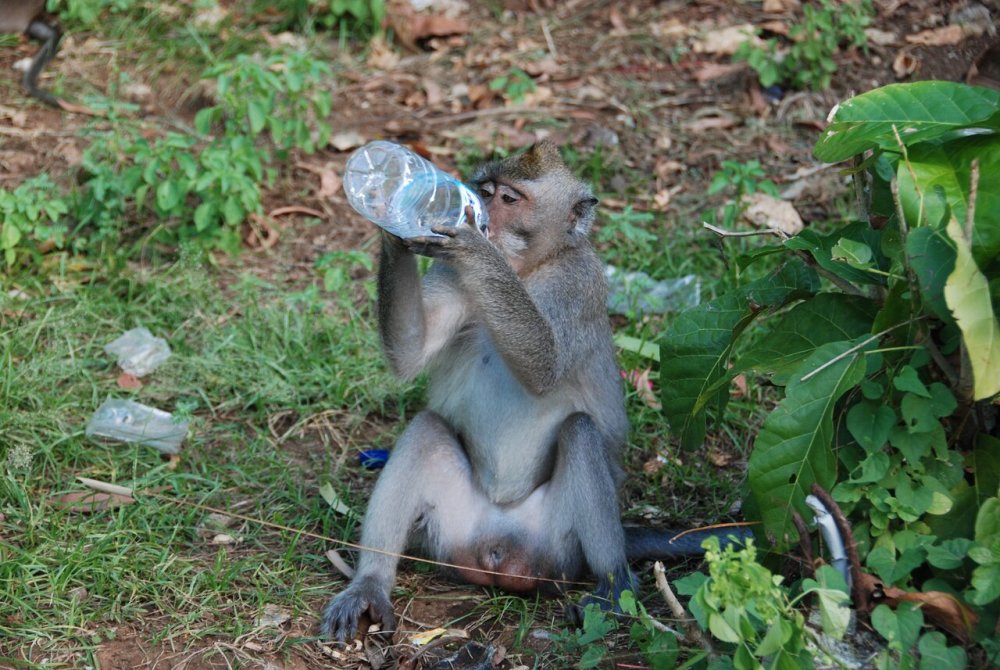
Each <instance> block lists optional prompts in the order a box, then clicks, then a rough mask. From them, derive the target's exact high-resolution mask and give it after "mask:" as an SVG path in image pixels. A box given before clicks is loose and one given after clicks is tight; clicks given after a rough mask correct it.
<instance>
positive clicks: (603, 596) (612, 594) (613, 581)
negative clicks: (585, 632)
mask: <svg viewBox="0 0 1000 670" xmlns="http://www.w3.org/2000/svg"><path fill="white" fill-rule="evenodd" d="M623 591H631V592H632V593H633V594H635V595H636V596H637V597H638V594H639V580H638V579H637V578H636V576H635V575H634V574H633V573H632V571H631V570H629V569H628V568H624V569H622V570H620V571H618V572H617V574H609V575H608V576H606V577H602V578H600V579H598V580H597V588H596V589H594V592H593V593H591V594H589V595H586V596H584V597H583V598H581V599H580V602H578V603H567V604H566V608H565V617H566V620H567V621H569V622H570V623H571V624H572V625H574V626H582V625H583V617H584V610H585V609H586V607H587V605H597V606H598V607H600V608H601V609H602V610H604V611H606V612H607V611H611V612H613V613H614V614H621V613H622V608H621V605H620V604H619V602H618V601H619V600H620V599H621V595H622V592H623Z"/></svg>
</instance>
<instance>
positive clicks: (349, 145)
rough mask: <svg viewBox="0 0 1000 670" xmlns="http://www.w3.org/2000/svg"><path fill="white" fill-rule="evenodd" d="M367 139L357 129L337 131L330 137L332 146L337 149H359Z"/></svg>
mask: <svg viewBox="0 0 1000 670" xmlns="http://www.w3.org/2000/svg"><path fill="white" fill-rule="evenodd" d="M366 141H367V140H366V139H365V136H364V135H362V134H361V133H359V132H358V131H356V130H345V131H344V132H341V133H335V134H334V135H333V136H332V137H331V138H330V146H331V147H333V148H334V149H336V150H337V151H350V150H351V149H357V148H358V147H360V146H361V145H362V144H364V143H365V142H366Z"/></svg>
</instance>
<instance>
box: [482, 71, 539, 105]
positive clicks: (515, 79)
mask: <svg viewBox="0 0 1000 670" xmlns="http://www.w3.org/2000/svg"><path fill="white" fill-rule="evenodd" d="M489 88H490V90H491V91H495V92H499V93H500V94H501V95H503V97H504V98H505V99H506V100H508V101H509V102H511V103H513V104H515V105H516V104H518V103H520V102H523V101H524V97H525V96H526V95H528V94H529V93H534V91H535V89H536V88H537V87H536V86H535V80H534V79H532V78H531V75H530V74H528V73H527V72H525V71H524V70H522V69H521V68H519V67H513V68H511V69H510V72H508V73H507V74H504V75H500V76H499V77H496V78H494V79H493V80H491V81H490V84H489Z"/></svg>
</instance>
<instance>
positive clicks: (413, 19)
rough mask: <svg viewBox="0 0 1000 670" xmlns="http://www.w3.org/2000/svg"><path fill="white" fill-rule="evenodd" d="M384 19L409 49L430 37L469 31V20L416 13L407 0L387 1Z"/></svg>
mask: <svg viewBox="0 0 1000 670" xmlns="http://www.w3.org/2000/svg"><path fill="white" fill-rule="evenodd" d="M388 5H389V6H388V8H387V11H386V19H387V21H388V22H389V25H390V26H391V27H392V29H393V31H394V32H395V33H396V39H398V40H399V42H400V44H402V45H403V46H405V47H406V48H407V49H409V50H411V51H416V50H417V43H418V42H420V41H421V40H426V39H428V38H430V37H446V36H448V35H464V34H465V33H467V32H469V22H468V21H466V20H465V19H459V18H451V17H449V16H446V15H444V14H423V13H421V14H418V13H416V12H415V11H413V5H412V4H411V3H410V2H409V0H395V1H392V2H389V3H388Z"/></svg>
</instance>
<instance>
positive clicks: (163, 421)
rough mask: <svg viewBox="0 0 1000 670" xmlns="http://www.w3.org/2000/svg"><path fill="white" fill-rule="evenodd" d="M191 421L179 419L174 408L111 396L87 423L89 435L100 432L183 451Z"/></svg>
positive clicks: (163, 449) (170, 451) (173, 451)
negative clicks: (169, 408)
mask: <svg viewBox="0 0 1000 670" xmlns="http://www.w3.org/2000/svg"><path fill="white" fill-rule="evenodd" d="M187 430H188V422H187V421H179V422H175V421H174V419H173V415H171V414H170V412H164V411H163V410H161V409H156V408H155V407H149V406H148V405H143V404H141V403H137V402H134V401H132V400H117V399H112V398H109V399H107V400H105V401H104V404H103V405H101V406H100V407H98V408H97V411H96V412H94V415H93V416H92V417H90V422H89V423H88V424H87V429H86V431H85V432H86V435H87V436H88V437H92V436H94V435H99V436H101V437H109V438H111V439H113V440H121V441H122V442H136V443H138V444H145V445H147V446H150V447H153V448H154V449H156V450H158V451H161V452H163V453H165V454H176V453H177V452H178V451H180V448H181V442H183V441H184V438H185V437H186V436H187Z"/></svg>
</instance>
